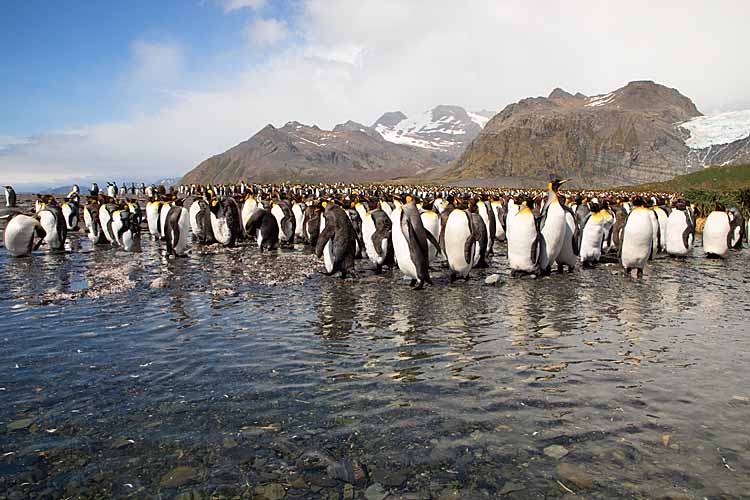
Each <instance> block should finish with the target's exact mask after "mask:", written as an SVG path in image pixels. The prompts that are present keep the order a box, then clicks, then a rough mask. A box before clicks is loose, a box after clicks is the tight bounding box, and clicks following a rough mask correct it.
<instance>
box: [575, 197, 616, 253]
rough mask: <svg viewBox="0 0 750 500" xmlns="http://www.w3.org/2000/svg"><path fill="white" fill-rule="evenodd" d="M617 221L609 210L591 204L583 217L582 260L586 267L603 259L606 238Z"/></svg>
mask: <svg viewBox="0 0 750 500" xmlns="http://www.w3.org/2000/svg"><path fill="white" fill-rule="evenodd" d="M614 222H615V219H614V217H613V216H612V214H610V213H609V210H606V209H605V208H600V207H599V205H598V204H594V203H592V204H591V207H590V210H589V209H588V208H587V212H586V215H584V216H583V229H582V231H581V248H580V259H581V263H582V264H583V265H584V267H587V266H592V265H594V264H596V263H597V262H599V259H601V257H602V247H603V245H604V238H605V236H606V234H607V232H608V230H609V228H610V227H612V224H614Z"/></svg>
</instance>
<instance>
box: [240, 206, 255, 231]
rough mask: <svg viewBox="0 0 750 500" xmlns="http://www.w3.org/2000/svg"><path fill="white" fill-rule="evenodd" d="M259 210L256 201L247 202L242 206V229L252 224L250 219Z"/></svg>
mask: <svg viewBox="0 0 750 500" xmlns="http://www.w3.org/2000/svg"><path fill="white" fill-rule="evenodd" d="M256 210H258V202H257V201H255V200H245V203H243V204H242V213H241V217H242V227H243V228H244V227H247V223H248V222H250V218H251V217H252V216H253V214H254V213H255V211H256Z"/></svg>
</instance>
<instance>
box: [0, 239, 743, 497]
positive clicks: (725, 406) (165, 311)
mask: <svg viewBox="0 0 750 500" xmlns="http://www.w3.org/2000/svg"><path fill="white" fill-rule="evenodd" d="M69 245H70V250H71V251H70V252H68V253H66V254H61V255H54V254H48V253H46V252H44V251H41V252H35V254H34V257H33V258H31V259H12V258H10V257H9V256H8V254H7V252H6V251H5V250H4V249H0V276H2V278H1V279H0V318H2V325H3V327H2V330H1V333H0V346H1V347H0V498H3V497H4V498H9V499H11V498H12V499H14V500H15V499H21V498H71V497H82V498H111V497H132V498H144V497H158V498H173V497H178V498H181V499H198V498H233V497H238V498H267V499H271V500H277V499H280V498H327V499H342V498H344V499H350V498H367V499H368V500H373V499H383V498H386V497H389V498H496V497H499V496H503V495H507V496H508V497H509V498H558V497H565V496H569V497H572V495H573V494H576V498H581V497H582V498H614V497H624V498H659V497H664V498H704V497H708V498H737V497H742V496H743V495H747V492H748V491H750V435H749V434H748V421H750V418H749V417H750V386H749V385H748V382H747V374H748V371H747V368H748V366H750V339H749V338H748V334H749V333H750V332H749V329H748V327H747V324H748V323H747V322H748V317H750V295H749V294H748V292H749V291H750V283H748V273H747V269H748V265H749V264H750V257H749V255H750V253H748V250H743V251H741V252H732V254H731V256H730V258H728V259H727V260H708V259H705V258H704V257H703V253H702V250H701V249H700V248H699V247H698V248H696V249H695V252H694V255H693V256H692V257H690V258H687V259H682V260H677V259H669V258H659V259H657V260H656V261H654V262H652V263H650V265H649V267H648V268H647V270H646V273H645V276H644V277H643V279H641V280H636V279H631V278H627V277H625V276H624V275H623V273H622V271H621V269H620V268H619V266H618V265H616V264H604V265H600V266H599V267H598V268H595V269H580V268H579V269H578V270H577V271H576V272H575V273H573V274H559V275H558V274H553V275H552V276H551V277H549V278H544V279H537V280H532V279H513V278H511V277H510V276H509V273H508V271H507V266H506V257H505V253H504V252H505V246H504V245H496V247H499V252H498V253H497V255H495V257H494V258H493V259H492V261H491V269H490V270H488V271H481V272H480V271H478V270H474V271H473V272H472V277H471V279H470V280H469V281H468V282H462V281H459V282H456V283H454V284H451V285H448V278H447V274H446V271H445V269H443V268H442V267H441V266H440V265H439V264H437V265H436V266H435V269H436V270H435V271H434V272H433V273H432V274H433V277H434V281H435V286H432V287H430V286H428V287H426V289H425V290H423V291H421V292H416V291H412V290H411V289H410V287H409V286H408V281H404V280H403V279H402V278H401V275H400V273H399V272H398V271H395V272H392V273H384V274H383V275H379V276H377V275H374V274H373V273H372V271H370V270H369V268H370V265H369V264H368V263H367V262H365V261H358V263H357V277H356V278H354V279H347V280H340V279H338V278H329V277H325V276H322V275H320V274H318V271H319V270H321V269H322V264H321V263H320V262H319V261H317V259H315V258H314V256H312V255H311V252H310V250H309V248H307V247H304V246H302V245H298V246H296V247H295V248H294V249H287V250H282V251H279V252H275V253H272V254H270V255H261V254H260V253H259V251H258V250H257V249H256V248H249V247H242V248H238V249H231V250H224V249H221V248H218V247H216V246H213V247H209V248H205V249H202V248H194V249H193V252H192V253H191V255H190V256H189V257H187V258H185V259H178V260H169V261H168V260H165V259H164V258H163V257H162V256H161V254H160V249H161V247H162V245H163V244H161V243H154V242H152V241H150V240H149V239H148V236H144V242H143V249H144V251H143V253H140V254H127V253H124V252H120V251H117V250H115V249H111V248H103V247H97V248H92V246H91V245H90V244H89V242H88V240H86V239H85V238H84V237H83V234H82V233H81V234H80V235H78V234H76V235H75V236H72V237H71V239H70V241H69ZM492 272H497V273H499V274H500V279H499V281H498V283H497V284H496V286H488V285H487V284H485V281H484V278H485V277H486V276H488V275H489V274H490V273H492ZM161 276H164V277H166V278H167V283H166V285H167V286H166V288H156V289H155V288H151V287H150V284H151V283H152V281H153V280H154V279H155V278H157V277H161Z"/></svg>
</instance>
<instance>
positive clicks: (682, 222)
mask: <svg viewBox="0 0 750 500" xmlns="http://www.w3.org/2000/svg"><path fill="white" fill-rule="evenodd" d="M687 227H688V223H687V217H686V216H685V212H683V211H682V210H672V213H671V214H669V218H668V219H667V231H666V232H667V237H666V240H667V253H668V254H669V255H674V256H678V257H684V256H685V255H687V254H688V253H689V252H690V250H691V249H692V243H693V242H692V238H691V237H690V236H688V246H685V242H684V241H683V240H682V235H683V233H684V232H685V229H687Z"/></svg>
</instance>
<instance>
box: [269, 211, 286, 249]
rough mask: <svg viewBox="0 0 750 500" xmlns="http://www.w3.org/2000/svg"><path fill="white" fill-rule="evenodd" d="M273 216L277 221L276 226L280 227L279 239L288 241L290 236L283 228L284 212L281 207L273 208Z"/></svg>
mask: <svg viewBox="0 0 750 500" xmlns="http://www.w3.org/2000/svg"><path fill="white" fill-rule="evenodd" d="M271 215H273V217H274V218H275V219H276V224H277V225H278V226H279V239H280V240H282V241H287V240H288V239H289V236H290V235H288V234H286V233H285V232H284V230H283V229H282V227H281V221H282V220H284V211H283V210H282V209H281V207H280V206H278V205H274V206H273V207H271Z"/></svg>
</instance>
